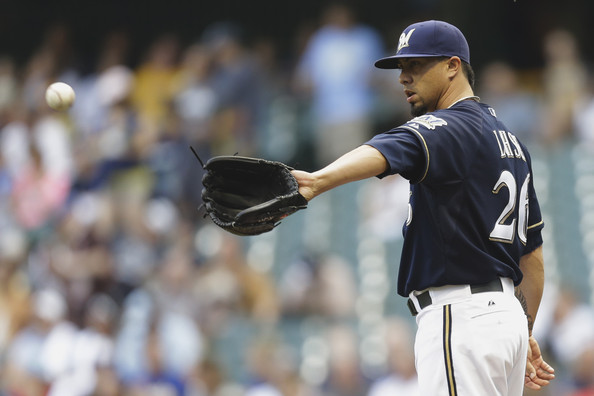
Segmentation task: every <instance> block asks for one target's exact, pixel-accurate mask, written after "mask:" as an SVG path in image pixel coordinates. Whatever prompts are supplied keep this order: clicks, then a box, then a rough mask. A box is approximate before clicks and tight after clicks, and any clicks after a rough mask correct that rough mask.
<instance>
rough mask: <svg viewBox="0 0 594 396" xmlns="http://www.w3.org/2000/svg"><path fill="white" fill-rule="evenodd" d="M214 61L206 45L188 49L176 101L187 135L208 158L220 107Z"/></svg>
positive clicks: (183, 59) (197, 45)
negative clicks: (214, 122) (215, 119)
mask: <svg viewBox="0 0 594 396" xmlns="http://www.w3.org/2000/svg"><path fill="white" fill-rule="evenodd" d="M213 61H214V60H213V54H212V52H211V51H210V50H209V49H208V48H207V47H206V46H205V45H204V44H201V43H198V44H193V45H190V46H189V47H188V48H186V50H185V51H184V53H183V58H182V62H181V70H180V81H181V83H180V85H181V89H180V91H179V92H178V93H177V95H176V97H175V99H174V101H175V102H174V103H175V110H176V111H177V113H178V114H179V117H180V119H181V123H182V126H181V128H182V130H183V133H184V136H186V138H187V140H188V141H189V142H190V143H191V144H193V145H195V148H196V150H197V151H198V152H199V153H204V154H205V158H208V157H209V155H210V142H211V139H212V138H213V136H212V118H213V116H214V114H215V111H216V109H217V107H218V94H217V92H216V91H215V87H214V81H213V73H214V71H215V70H214V64H213Z"/></svg>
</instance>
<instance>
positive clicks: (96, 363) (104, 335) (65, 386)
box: [48, 295, 118, 396]
mask: <svg viewBox="0 0 594 396" xmlns="http://www.w3.org/2000/svg"><path fill="white" fill-rule="evenodd" d="M117 319H118V308H117V306H116V305H115V302H114V301H113V300H111V299H110V298H109V297H108V296H106V295H95V296H93V298H92V299H90V300H89V304H88V305H87V310H86V318H85V323H84V324H83V326H82V328H81V329H80V330H79V331H78V332H77V333H76V334H75V335H74V338H73V340H72V349H71V350H69V351H68V350H66V351H63V352H62V353H63V354H65V355H66V358H67V359H68V364H67V367H66V369H65V370H64V372H63V373H61V374H60V375H59V376H57V378H56V379H55V380H54V381H53V382H52V383H51V385H50V387H49V391H48V396H87V395H90V394H91V393H92V391H93V390H94V389H95V387H96V384H97V382H98V378H99V377H98V375H99V371H98V370H100V369H101V368H108V367H111V364H112V359H113V348H114V340H113V330H115V327H116V326H115V325H116V323H117Z"/></svg>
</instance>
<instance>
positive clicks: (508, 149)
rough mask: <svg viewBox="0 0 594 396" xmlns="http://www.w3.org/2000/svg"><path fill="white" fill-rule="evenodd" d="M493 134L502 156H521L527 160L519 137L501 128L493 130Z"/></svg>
mask: <svg viewBox="0 0 594 396" xmlns="http://www.w3.org/2000/svg"><path fill="white" fill-rule="evenodd" d="M493 135H495V139H496V140H497V144H498V145H499V151H500V154H501V158H521V159H522V160H524V161H526V157H525V156H524V151H522V147H521V146H520V142H518V138H517V137H515V136H514V135H513V134H512V133H511V132H507V131H502V130H499V131H493ZM512 146H513V147H512Z"/></svg>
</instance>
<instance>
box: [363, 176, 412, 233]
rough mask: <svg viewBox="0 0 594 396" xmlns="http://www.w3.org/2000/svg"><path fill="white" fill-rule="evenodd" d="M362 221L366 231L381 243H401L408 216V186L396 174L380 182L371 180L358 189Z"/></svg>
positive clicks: (406, 182) (405, 181)
mask: <svg viewBox="0 0 594 396" xmlns="http://www.w3.org/2000/svg"><path fill="white" fill-rule="evenodd" d="M361 194H362V195H363V196H364V197H365V198H363V199H362V200H361V202H362V205H361V219H362V220H361V222H362V225H363V227H365V230H367V231H368V232H370V233H371V234H373V235H375V236H377V237H379V238H381V239H382V240H383V241H386V242H389V241H400V240H402V229H401V228H400V227H395V226H394V225H403V224H404V222H405V221H406V217H407V216H408V199H409V194H410V185H409V183H408V181H407V180H406V179H404V178H403V177H401V176H399V175H396V176H394V177H390V178H385V179H383V180H382V181H381V182H379V180H370V182H369V183H367V184H365V186H364V188H362V190H361Z"/></svg>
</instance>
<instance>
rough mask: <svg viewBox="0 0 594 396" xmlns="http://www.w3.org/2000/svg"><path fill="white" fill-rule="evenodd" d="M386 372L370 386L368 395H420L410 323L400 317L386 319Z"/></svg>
mask: <svg viewBox="0 0 594 396" xmlns="http://www.w3.org/2000/svg"><path fill="white" fill-rule="evenodd" d="M385 341H386V346H387V348H388V369H389V371H388V373H387V375H386V376H384V377H382V378H380V379H378V380H376V381H374V382H373V384H372V385H371V386H370V389H369V392H368V393H367V395H368V396H390V395H406V396H420V395H419V384H418V381H417V372H416V369H415V355H414V349H413V345H414V334H413V330H412V326H411V323H410V322H408V321H405V320H404V319H400V318H390V319H388V320H387V321H386V326H385Z"/></svg>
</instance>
